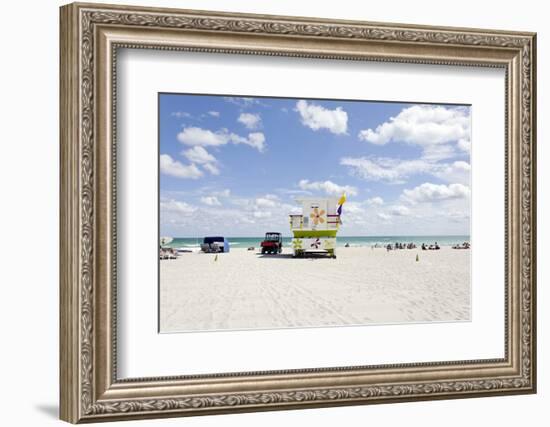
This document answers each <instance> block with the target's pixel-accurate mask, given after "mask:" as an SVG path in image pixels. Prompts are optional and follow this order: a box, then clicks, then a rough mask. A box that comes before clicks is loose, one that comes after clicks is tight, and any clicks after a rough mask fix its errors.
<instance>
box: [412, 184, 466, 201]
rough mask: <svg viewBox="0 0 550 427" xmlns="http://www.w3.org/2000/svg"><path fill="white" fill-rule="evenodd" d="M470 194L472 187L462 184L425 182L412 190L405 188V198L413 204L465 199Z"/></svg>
mask: <svg viewBox="0 0 550 427" xmlns="http://www.w3.org/2000/svg"><path fill="white" fill-rule="evenodd" d="M469 196H470V188H469V187H467V186H465V185H462V184H449V185H444V184H432V183H429V182H425V183H424V184H422V185H419V186H418V187H415V188H413V189H412V190H403V199H404V200H406V201H408V202H410V203H413V204H414V203H423V202H437V201H442V200H450V199H463V198H467V197H469Z"/></svg>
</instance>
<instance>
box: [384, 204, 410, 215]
mask: <svg viewBox="0 0 550 427" xmlns="http://www.w3.org/2000/svg"><path fill="white" fill-rule="evenodd" d="M389 213H390V214H391V215H393V216H407V215H410V213H411V210H410V209H409V208H408V207H407V206H403V205H395V206H392V207H391V208H390V209H389Z"/></svg>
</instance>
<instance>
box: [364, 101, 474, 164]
mask: <svg viewBox="0 0 550 427" xmlns="http://www.w3.org/2000/svg"><path fill="white" fill-rule="evenodd" d="M470 130H471V125H470V110H469V108H466V107H450V108H448V107H443V106H433V105H414V106H412V107H408V108H405V109H403V110H402V111H401V112H400V113H399V114H398V115H397V116H395V117H391V118H390V119H389V120H388V121H387V122H384V123H382V124H381V125H378V126H377V127H376V128H375V129H365V130H362V131H360V132H359V135H358V137H359V139H360V140H362V141H367V142H370V143H372V144H377V145H384V144H387V143H389V142H392V141H394V142H405V143H408V144H412V145H417V146H420V147H422V149H423V157H424V158H426V159H431V160H440V159H446V158H449V157H452V156H453V155H454V154H455V146H456V147H458V148H459V149H460V150H462V151H469V147H470Z"/></svg>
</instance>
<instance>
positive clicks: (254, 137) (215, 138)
mask: <svg viewBox="0 0 550 427" xmlns="http://www.w3.org/2000/svg"><path fill="white" fill-rule="evenodd" d="M177 139H178V141H179V142H181V143H182V144H184V145H189V146H201V147H209V146H210V147H217V146H221V145H226V144H229V143H233V144H245V145H248V146H250V147H253V148H256V149H257V150H258V151H260V152H262V151H264V149H265V135H264V134H263V133H261V132H253V133H249V134H248V137H244V136H240V135H237V134H235V133H230V132H229V131H228V130H227V129H225V128H224V129H220V130H218V131H216V132H213V131H211V130H209V129H202V128H199V127H195V126H190V127H186V128H184V129H183V130H182V131H181V132H180V133H178V136H177Z"/></svg>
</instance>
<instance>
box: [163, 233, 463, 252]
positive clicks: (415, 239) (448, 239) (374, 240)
mask: <svg viewBox="0 0 550 427" xmlns="http://www.w3.org/2000/svg"><path fill="white" fill-rule="evenodd" d="M227 239H228V240H229V246H230V247H233V248H248V247H250V246H254V247H259V246H260V242H261V241H262V240H263V239H264V238H263V236H262V237H227ZM291 240H292V237H288V236H283V246H290V242H291ZM469 241H470V236H468V235H461V236H443V235H442V236H338V237H337V238H336V245H337V246H344V245H346V244H349V245H350V246H355V247H357V246H366V247H371V246H374V245H379V246H386V245H387V244H388V243H392V244H393V243H411V242H412V243H415V244H416V245H417V246H420V245H421V244H422V243H426V244H433V243H435V242H437V243H438V244H439V245H440V246H452V245H455V244H461V243H463V242H469ZM201 243H202V238H198V237H175V238H174V240H172V241H171V242H170V243H169V244H168V245H166V246H167V247H172V248H184V249H193V248H199V247H200V244H201Z"/></svg>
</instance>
